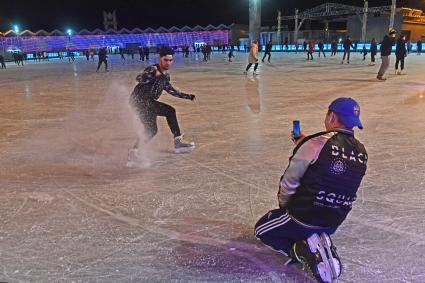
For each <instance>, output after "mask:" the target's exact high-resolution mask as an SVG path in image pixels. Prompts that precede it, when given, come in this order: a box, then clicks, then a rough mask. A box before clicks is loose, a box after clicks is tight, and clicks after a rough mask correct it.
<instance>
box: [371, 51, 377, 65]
mask: <svg viewBox="0 0 425 283" xmlns="http://www.w3.org/2000/svg"><path fill="white" fill-rule="evenodd" d="M375 56H376V53H375V52H371V53H370V60H371V61H372V63H375Z"/></svg>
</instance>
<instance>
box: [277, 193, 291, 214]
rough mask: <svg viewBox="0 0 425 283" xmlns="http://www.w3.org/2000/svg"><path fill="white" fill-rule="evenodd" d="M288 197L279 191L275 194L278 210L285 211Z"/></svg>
mask: <svg viewBox="0 0 425 283" xmlns="http://www.w3.org/2000/svg"><path fill="white" fill-rule="evenodd" d="M289 197H290V196H289V195H284V194H282V193H281V192H280V189H279V191H278V192H277V199H278V201H279V208H280V209H285V206H286V204H287V203H288V200H289Z"/></svg>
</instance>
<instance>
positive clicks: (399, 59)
mask: <svg viewBox="0 0 425 283" xmlns="http://www.w3.org/2000/svg"><path fill="white" fill-rule="evenodd" d="M399 63H400V68H401V70H402V71H403V70H404V56H397V58H396V61H395V69H396V70H398V64H399Z"/></svg>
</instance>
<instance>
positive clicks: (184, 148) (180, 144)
mask: <svg viewBox="0 0 425 283" xmlns="http://www.w3.org/2000/svg"><path fill="white" fill-rule="evenodd" d="M194 149H195V143H194V142H191V141H188V140H187V138H186V136H185V135H184V134H183V135H181V136H179V137H176V138H174V151H175V153H187V152H191V151H193V150H194Z"/></svg>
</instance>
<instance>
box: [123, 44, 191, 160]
mask: <svg viewBox="0 0 425 283" xmlns="http://www.w3.org/2000/svg"><path fill="white" fill-rule="evenodd" d="M173 54H174V52H173V50H172V49H171V48H170V47H163V48H161V51H160V56H159V63H158V64H155V65H151V66H149V67H147V68H146V69H145V70H144V71H143V73H142V74H140V75H138V76H137V78H136V80H137V81H138V84H137V85H136V87H135V88H134V91H133V92H132V94H131V96H130V103H131V105H132V106H133V107H134V108H135V109H136V111H137V113H138V115H139V118H140V121H141V122H142V124H143V126H144V128H145V134H146V138H145V140H140V139H138V140H137V142H136V144H135V145H134V148H133V149H131V150H130V151H129V154H128V163H127V166H129V167H132V166H137V163H138V158H139V156H138V153H139V152H138V149H139V148H140V146H141V145H143V144H146V143H147V142H148V141H150V140H151V139H152V138H153V137H154V136H155V135H156V133H157V132H158V127H157V121H156V118H157V117H158V116H162V117H166V119H167V123H168V126H169V127H170V130H171V132H172V133H173V135H174V145H175V152H176V153H183V152H187V151H190V150H192V149H193V148H194V147H195V144H194V143H193V142H189V141H187V140H186V138H185V136H184V135H183V134H182V133H181V132H180V128H179V124H178V122H177V117H176V110H175V109H174V108H173V107H171V106H170V105H168V104H165V103H162V102H159V101H157V100H158V99H159V97H160V96H161V94H162V91H163V90H165V91H166V92H168V93H169V94H171V95H172V96H175V97H178V98H183V99H188V100H191V101H193V100H195V95H193V94H186V93H183V92H180V91H178V90H176V89H175V88H174V87H173V86H172V85H171V83H170V75H169V74H168V73H167V72H166V71H167V70H168V69H169V68H170V67H171V65H172V63H173Z"/></svg>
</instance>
